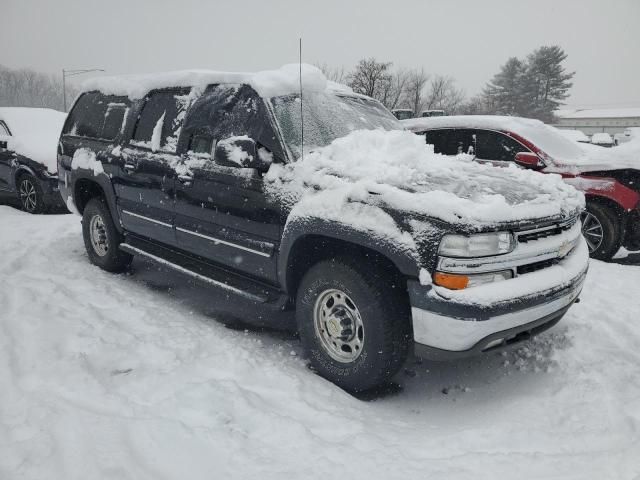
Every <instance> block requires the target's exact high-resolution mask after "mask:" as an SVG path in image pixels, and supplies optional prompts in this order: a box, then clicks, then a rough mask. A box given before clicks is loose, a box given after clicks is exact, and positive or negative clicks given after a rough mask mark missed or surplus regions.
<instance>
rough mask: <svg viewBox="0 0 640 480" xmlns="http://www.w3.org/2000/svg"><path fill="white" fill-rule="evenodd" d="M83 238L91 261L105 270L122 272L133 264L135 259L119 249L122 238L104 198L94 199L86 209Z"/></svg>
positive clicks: (83, 217) (83, 214)
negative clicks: (132, 261)
mask: <svg viewBox="0 0 640 480" xmlns="http://www.w3.org/2000/svg"><path fill="white" fill-rule="evenodd" d="M82 236H83V238H84V246H85V248H86V250H87V254H88V255H89V260H91V263H93V264H94V265H97V266H98V267H100V268H102V269H103V270H107V271H108V272H122V271H124V270H125V269H126V268H127V267H128V266H129V264H130V263H131V260H132V258H133V257H132V256H131V255H129V254H128V253H126V252H123V251H122V250H120V249H119V248H118V247H119V246H120V242H121V236H120V234H119V233H118V231H117V230H116V226H115V224H114V223H113V219H112V217H111V213H110V212H109V207H107V205H106V203H105V201H104V200H103V199H102V198H97V197H96V198H92V199H91V200H89V203H87V206H86V207H85V208H84V211H83V212H82Z"/></svg>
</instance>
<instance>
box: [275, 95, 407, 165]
mask: <svg viewBox="0 0 640 480" xmlns="http://www.w3.org/2000/svg"><path fill="white" fill-rule="evenodd" d="M271 103H272V105H273V108H274V111H275V115H276V119H277V121H278V124H279V126H280V130H281V131H282V135H283V137H284V141H285V142H286V144H287V146H288V147H289V150H290V151H291V154H292V155H293V157H294V159H298V158H299V157H300V153H301V144H302V142H301V138H302V125H301V121H300V96H299V95H287V96H283V97H274V98H272V99H271ZM302 111H303V112H304V151H305V152H307V151H309V150H313V149H316V148H319V147H324V146H327V145H329V144H330V143H331V142H333V141H334V140H335V139H337V138H341V137H344V136H346V135H348V134H349V133H351V132H353V131H356V130H375V129H377V128H381V129H384V130H402V125H401V124H400V123H399V122H398V120H397V119H396V118H395V117H394V116H393V115H392V114H391V113H389V111H388V110H387V109H386V108H384V107H383V106H382V105H381V104H380V103H378V102H376V101H373V100H370V99H366V98H360V97H354V96H347V95H336V94H332V93H324V92H323V93H309V94H305V95H304V96H303V107H302Z"/></svg>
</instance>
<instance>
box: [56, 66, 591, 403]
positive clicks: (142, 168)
mask: <svg viewBox="0 0 640 480" xmlns="http://www.w3.org/2000/svg"><path fill="white" fill-rule="evenodd" d="M298 72H299V66H298V65H293V66H285V67H283V68H282V69H280V70H276V71H271V72H260V73H256V74H230V73H219V72H205V71H195V72H173V73H167V74H160V75H151V76H128V77H115V78H114V77H112V78H103V79H92V80H91V81H89V83H87V84H85V89H86V92H85V93H83V94H82V95H81V96H80V97H79V98H78V100H77V101H76V103H75V105H74V107H73V109H72V110H71V112H70V114H69V118H68V120H67V122H66V124H65V127H64V130H63V133H62V136H61V139H60V150H59V156H58V162H59V169H60V189H61V191H62V194H63V196H64V197H65V198H66V199H67V200H68V203H69V204H73V205H75V208H76V209H77V211H78V212H79V213H80V214H81V215H82V222H83V234H84V240H85V245H86V249H87V252H88V255H89V259H90V260H91V261H92V262H93V263H94V264H96V265H98V266H100V267H102V268H103V269H105V270H109V271H120V270H123V269H125V268H126V267H127V266H128V264H129V263H130V261H131V258H132V255H141V256H144V257H147V258H150V259H153V260H155V261H158V262H161V263H162V264H164V265H166V266H169V267H172V268H175V269H177V270H179V271H181V272H183V273H185V274H187V275H191V276H192V277H195V278H198V279H200V280H202V281H205V282H208V283H209V284H211V285H212V286H214V287H217V288H222V289H225V290H227V291H228V292H229V295H230V301H232V299H233V298H244V299H247V300H249V301H250V302H254V303H255V304H257V305H258V306H260V308H263V309H265V310H266V309H276V310H282V309H295V312H296V319H297V329H298V332H299V334H300V337H301V339H302V343H303V346H304V349H305V351H306V354H307V355H308V357H309V359H310V362H311V365H312V366H313V368H314V369H315V370H316V371H317V372H319V373H320V374H321V375H323V376H325V377H326V378H328V379H330V380H332V381H333V382H335V383H336V384H338V385H340V386H341V387H343V388H345V389H347V390H349V391H360V390H366V389H369V388H371V387H375V386H377V385H379V384H381V383H382V382H384V381H385V380H386V379H388V378H389V377H390V376H392V375H393V374H394V373H395V372H396V371H397V370H398V368H399V367H400V366H401V365H402V363H403V362H404V360H405V358H406V356H407V354H408V352H409V351H410V350H411V348H412V347H415V349H416V351H417V352H418V353H419V354H421V355H423V356H428V357H440V358H442V357H456V356H463V355H469V354H474V353H479V352H483V351H487V350H490V349H494V348H499V347H501V346H504V345H507V344H511V343H513V342H517V341H519V340H522V339H524V338H529V337H530V336H531V335H532V334H535V333H537V332H540V331H542V330H544V329H546V328H549V327H550V326H552V325H554V324H555V323H556V322H557V321H558V320H559V319H560V318H561V317H562V316H563V315H564V313H565V312H566V311H567V309H568V308H569V307H570V306H571V304H572V303H573V302H574V301H575V300H576V299H577V297H578V295H579V293H580V290H581V288H582V284H583V281H584V278H585V275H586V270H587V263H588V251H587V247H586V244H585V242H584V240H583V239H582V236H581V235H580V225H579V221H578V217H579V215H580V212H581V210H582V208H583V206H584V198H583V196H582V194H581V193H579V192H577V191H576V190H575V189H574V188H573V187H570V186H568V185H566V184H565V183H564V182H562V181H561V180H560V179H559V178H555V177H550V176H544V175H540V174H538V173H535V172H530V171H523V170H519V169H512V170H510V171H509V172H508V173H507V175H499V174H497V173H496V172H495V170H496V169H494V168H492V167H490V166H486V165H480V164H475V163H471V162H464V161H457V160H453V161H452V160H450V159H448V158H446V157H443V156H440V155H434V154H433V153H431V152H430V150H429V148H428V147H427V146H425V144H424V141H423V140H422V139H421V138H420V137H418V136H416V135H414V134H412V133H410V132H407V131H404V130H402V127H401V124H400V123H399V122H398V121H397V120H396V119H395V118H394V117H393V116H392V115H391V114H390V113H389V112H388V111H387V110H386V109H385V108H384V107H383V106H382V105H381V104H380V103H378V102H376V101H374V100H372V99H370V98H368V97H364V96H361V95H357V94H354V93H353V92H351V91H350V90H348V89H347V88H346V87H341V86H338V85H336V84H333V83H331V82H327V80H326V79H325V78H324V76H323V75H322V74H321V73H320V71H319V70H318V69H316V68H315V67H311V66H304V68H303V69H302V77H301V79H300V78H298ZM300 82H302V85H303V90H302V97H301V95H300V92H299V90H298V89H299V85H300Z"/></svg>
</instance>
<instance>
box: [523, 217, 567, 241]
mask: <svg viewBox="0 0 640 480" xmlns="http://www.w3.org/2000/svg"><path fill="white" fill-rule="evenodd" d="M576 220H577V217H575V218H572V219H571V220H570V221H568V222H565V223H562V224H559V225H554V226H552V227H547V228H541V229H537V230H530V231H526V230H525V231H524V232H518V233H516V235H517V236H518V242H520V243H527V242H531V241H533V240H539V239H541V238H547V237H552V236H554V235H560V234H561V233H562V232H565V231H567V230H569V229H570V228H571V227H573V226H574V225H575V223H576Z"/></svg>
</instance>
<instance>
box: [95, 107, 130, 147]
mask: <svg viewBox="0 0 640 480" xmlns="http://www.w3.org/2000/svg"><path fill="white" fill-rule="evenodd" d="M126 111H127V106H126V105H125V104H123V103H115V104H114V103H112V104H110V105H108V106H107V111H106V113H105V114H104V125H103V127H102V136H101V137H102V138H104V139H106V140H113V139H114V138H116V136H117V135H118V133H120V131H121V130H122V126H123V125H124V117H125V113H126Z"/></svg>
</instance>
